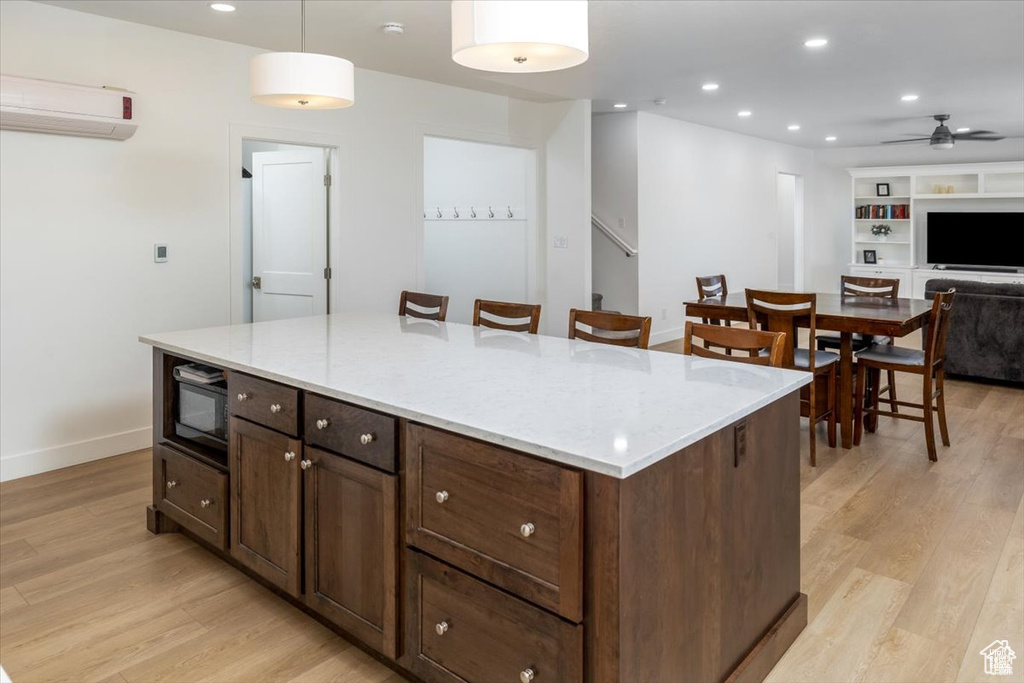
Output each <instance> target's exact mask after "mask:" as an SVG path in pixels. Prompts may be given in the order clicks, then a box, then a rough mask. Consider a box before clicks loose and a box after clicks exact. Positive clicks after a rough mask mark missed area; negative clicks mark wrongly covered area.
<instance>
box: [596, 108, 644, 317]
mask: <svg viewBox="0 0 1024 683" xmlns="http://www.w3.org/2000/svg"><path fill="white" fill-rule="evenodd" d="M592 126H593V128H592V130H591V135H592V143H591V155H592V158H593V175H592V178H591V183H592V191H591V202H592V204H593V211H594V215H595V216H597V217H598V218H599V219H600V220H601V221H602V222H603V223H604V224H605V225H607V226H608V227H610V228H611V229H612V230H615V231H616V232H617V233H618V235H619V236H620V237H622V238H623V239H624V240H626V242H628V243H629V244H631V245H632V246H634V247H636V246H637V114H636V112H624V113H619V114H595V115H594V117H593V122H592ZM591 234H592V239H593V251H594V257H593V273H592V282H593V289H594V291H595V292H600V293H601V294H603V295H604V301H603V302H602V307H603V308H605V309H606V310H614V311H620V312H622V313H628V314H631V315H635V314H636V313H637V306H638V303H639V291H638V288H639V280H638V277H639V270H638V262H639V259H640V258H642V255H641V256H640V257H630V256H627V255H626V254H625V253H624V252H623V251H622V250H621V249H619V247H618V246H616V244H615V243H614V242H612V241H611V240H610V239H609V238H608V237H607V236H606V235H605V234H604V233H603V232H601V231H600V230H599V229H597V228H592V233H591Z"/></svg>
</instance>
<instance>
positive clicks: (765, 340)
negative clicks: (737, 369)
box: [683, 320, 786, 368]
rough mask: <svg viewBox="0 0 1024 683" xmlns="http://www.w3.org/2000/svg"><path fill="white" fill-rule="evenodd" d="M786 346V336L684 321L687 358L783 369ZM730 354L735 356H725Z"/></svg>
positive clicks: (684, 349)
mask: <svg viewBox="0 0 1024 683" xmlns="http://www.w3.org/2000/svg"><path fill="white" fill-rule="evenodd" d="M694 340H698V341H701V342H707V344H708V345H706V346H702V345H700V344H697V345H694V343H693V342H694ZM785 344H786V333H785V332H769V331H766V330H748V329H744V328H742V327H722V326H721V325H703V324H701V323H695V322H693V321H692V320H687V321H686V327H685V330H684V332H683V354H685V355H687V356H701V357H703V358H716V359H718V360H729V361H734V362H736V363H750V364H752V365H770V366H772V367H775V368H781V367H782V359H783V357H784V348H785ZM719 348H720V349H725V351H726V352H725V353H723V352H719V351H716V350H715V349H719ZM731 351H735V352H736V353H735V354H732V353H728V352H731ZM744 354H746V355H744Z"/></svg>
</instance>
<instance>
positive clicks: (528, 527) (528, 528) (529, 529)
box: [519, 522, 537, 538]
mask: <svg viewBox="0 0 1024 683" xmlns="http://www.w3.org/2000/svg"><path fill="white" fill-rule="evenodd" d="M536 530H537V527H535V526H533V524H532V523H531V522H527V523H526V524H524V525H522V526H521V527H519V533H521V534H522V535H523V537H525V538H529V537H530V536H533V532H534V531H536Z"/></svg>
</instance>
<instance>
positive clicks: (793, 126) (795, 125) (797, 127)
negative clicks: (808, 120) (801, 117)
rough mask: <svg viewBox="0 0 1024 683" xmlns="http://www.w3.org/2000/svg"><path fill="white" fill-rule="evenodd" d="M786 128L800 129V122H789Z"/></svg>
mask: <svg viewBox="0 0 1024 683" xmlns="http://www.w3.org/2000/svg"><path fill="white" fill-rule="evenodd" d="M786 130H800V124H798V123H793V124H790V125H788V126H786Z"/></svg>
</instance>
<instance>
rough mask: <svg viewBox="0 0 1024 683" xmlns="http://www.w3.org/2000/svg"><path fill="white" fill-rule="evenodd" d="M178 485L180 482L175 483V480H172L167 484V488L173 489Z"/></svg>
mask: <svg viewBox="0 0 1024 683" xmlns="http://www.w3.org/2000/svg"><path fill="white" fill-rule="evenodd" d="M177 485H178V482H176V481H174V480H173V479H171V480H170V481H169V482H167V488H169V489H173V488H174V487H175V486H177Z"/></svg>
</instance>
